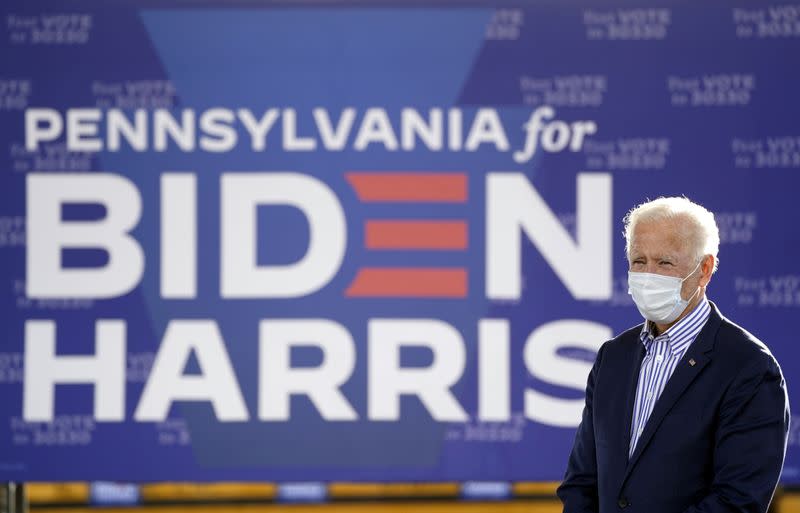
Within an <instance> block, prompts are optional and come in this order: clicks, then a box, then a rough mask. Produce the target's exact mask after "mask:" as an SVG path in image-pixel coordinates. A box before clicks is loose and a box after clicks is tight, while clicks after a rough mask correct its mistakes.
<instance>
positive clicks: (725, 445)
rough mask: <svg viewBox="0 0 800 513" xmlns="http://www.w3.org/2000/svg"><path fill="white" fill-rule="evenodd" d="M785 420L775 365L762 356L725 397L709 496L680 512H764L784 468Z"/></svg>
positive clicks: (782, 384)
mask: <svg viewBox="0 0 800 513" xmlns="http://www.w3.org/2000/svg"><path fill="white" fill-rule="evenodd" d="M789 418H790V415H789V402H788V399H787V395H786V383H785V382H784V379H783V376H782V374H781V370H780V367H779V366H778V364H777V362H776V361H775V360H774V358H772V356H771V355H769V354H768V353H761V354H760V355H759V357H758V358H756V359H755V364H754V365H748V366H747V367H745V368H744V369H743V370H742V371H740V372H739V375H738V376H737V377H736V378H735V379H734V380H733V383H732V384H731V386H730V387H729V388H728V391H727V393H726V394H725V397H724V399H723V403H722V405H721V408H720V413H719V424H718V427H717V433H716V437H715V447H714V455H713V462H714V467H713V469H714V477H713V481H712V485H711V489H710V492H709V494H708V495H707V496H705V497H703V498H702V500H701V501H700V502H698V503H697V504H695V505H693V506H692V507H690V508H689V509H687V510H686V512H685V513H723V512H724V513H745V512H746V513H751V512H762V513H765V512H766V511H767V509H768V508H769V504H770V502H771V501H772V496H773V494H774V492H775V487H776V486H777V484H778V478H779V477H780V473H781V468H782V467H783V459H784V456H785V454H786V440H787V433H788V430H789Z"/></svg>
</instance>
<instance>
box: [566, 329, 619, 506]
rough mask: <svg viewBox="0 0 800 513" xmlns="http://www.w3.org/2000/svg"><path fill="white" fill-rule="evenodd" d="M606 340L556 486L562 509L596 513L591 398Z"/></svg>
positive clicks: (594, 369)
mask: <svg viewBox="0 0 800 513" xmlns="http://www.w3.org/2000/svg"><path fill="white" fill-rule="evenodd" d="M606 344H607V343H606ZM606 344H603V346H602V347H601V348H600V350H599V351H598V352H597V358H596V359H595V362H594V365H593V366H592V370H591V372H589V379H588V381H587V383H586V404H585V406H584V408H583V416H582V418H581V423H580V425H579V426H578V431H577V433H576V434H575V442H574V444H573V446H572V452H571V453H570V455H569V460H568V462H567V471H566V473H565V474H564V481H563V482H562V483H561V485H560V486H559V487H558V490H556V494H557V495H558V498H559V499H561V502H562V503H564V513H597V512H598V511H599V499H598V490H597V459H596V454H595V445H594V423H593V409H592V401H593V398H594V387H595V384H596V382H597V375H598V373H599V369H600V365H601V362H602V359H603V350H604V349H605V347H606Z"/></svg>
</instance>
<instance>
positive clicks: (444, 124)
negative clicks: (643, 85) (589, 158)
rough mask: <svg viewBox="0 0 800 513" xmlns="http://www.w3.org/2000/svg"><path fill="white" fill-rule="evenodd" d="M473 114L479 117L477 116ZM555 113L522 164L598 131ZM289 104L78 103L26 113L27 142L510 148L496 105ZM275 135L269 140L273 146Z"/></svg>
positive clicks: (532, 135) (519, 154)
mask: <svg viewBox="0 0 800 513" xmlns="http://www.w3.org/2000/svg"><path fill="white" fill-rule="evenodd" d="M473 112H474V115H473ZM554 116H555V110H554V109H553V108H552V107H549V106H546V105H545V106H541V107H538V108H537V109H536V110H534V111H533V112H532V113H531V115H530V116H529V118H528V120H527V122H525V123H524V124H523V125H522V127H521V128H522V129H523V130H524V132H525V134H526V135H525V141H524V144H523V145H522V147H520V148H519V149H518V150H517V151H515V152H514V154H513V158H514V161H515V162H517V163H523V162H527V161H529V160H530V159H531V158H532V157H533V155H534V153H536V151H537V149H538V148H540V147H541V148H542V149H543V150H544V151H547V152H550V153H555V152H561V151H564V150H565V149H569V151H573V152H576V151H580V150H581V148H582V147H583V142H584V139H585V137H586V136H588V135H592V134H594V133H596V132H597V124H596V123H595V122H594V121H572V122H566V121H561V120H557V119H554ZM298 117H299V116H298V112H297V111H296V110H295V109H292V108H284V109H277V108H272V109H267V110H265V111H264V112H261V113H254V112H253V111H251V110H250V109H236V110H233V109H227V108H213V109H208V110H202V111H196V110H194V109H182V110H174V111H173V110H169V109H155V110H144V109H139V110H136V111H132V112H131V111H123V110H121V109H107V110H104V109H99V108H74V109H68V110H66V112H63V113H62V112H59V111H58V110H55V109H50V108H29V109H27V110H26V111H25V147H26V149H27V150H28V151H37V150H38V149H39V145H40V144H42V143H45V142H52V141H56V140H59V139H61V138H64V139H65V142H66V146H67V150H68V151H75V152H100V151H111V152H115V151H120V150H128V149H131V150H133V151H138V152H146V151H150V150H155V151H166V150H167V149H169V148H170V147H171V146H174V147H175V148H177V149H178V150H180V151H184V152H193V151H198V150H200V151H206V152H214V153H222V152H230V151H233V150H235V149H237V148H238V147H239V146H240V145H247V147H249V148H250V149H251V150H252V151H266V150H267V146H268V144H267V142H268V141H267V140H268V136H269V135H270V133H271V132H278V131H280V139H279V141H280V144H281V148H282V150H283V151H292V152H309V151H318V150H326V151H344V150H346V149H348V148H351V149H353V150H355V151H365V150H367V149H369V148H370V147H371V146H374V147H382V148H383V149H384V150H386V151H413V150H415V149H417V147H418V146H419V147H424V148H427V149H428V150H429V151H443V150H447V151H476V150H478V149H479V148H481V146H482V145H487V146H489V147H494V148H495V149H496V150H497V151H500V152H508V151H510V150H511V146H510V144H509V138H508V135H507V133H506V129H505V127H504V126H503V123H502V122H501V120H500V116H499V114H498V112H497V110H495V109H492V108H478V109H470V110H469V111H468V112H466V111H462V109H459V108H450V109H441V108H433V109H430V110H428V111H427V112H424V113H423V112H420V111H418V110H416V109H413V108H403V109H401V110H400V112H399V113H392V115H390V113H387V111H386V109H384V108H380V107H370V108H367V109H364V110H363V111H359V110H358V109H356V108H352V107H349V108H345V109H343V110H342V111H340V112H338V113H335V114H334V115H332V114H331V113H330V112H328V110H327V109H325V108H315V109H312V110H311V112H310V113H308V115H305V114H304V115H303V116H302V117H300V119H299V120H298ZM276 137H277V136H275V137H273V138H271V139H270V142H271V143H272V144H276V143H277V141H275V142H272V141H273V140H275V138H276Z"/></svg>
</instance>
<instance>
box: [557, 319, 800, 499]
mask: <svg viewBox="0 0 800 513" xmlns="http://www.w3.org/2000/svg"><path fill="white" fill-rule="evenodd" d="M641 329H642V325H641V324H640V325H639V326H637V327H635V328H632V329H630V330H628V331H626V332H624V333H622V334H621V335H619V336H618V337H616V338H615V339H613V340H610V341H608V342H606V343H605V344H603V346H602V347H601V348H600V351H599V352H598V354H597V360H596V361H595V364H594V366H593V367H592V370H591V372H590V374H589V379H588V383H587V386H586V406H585V408H584V410H583V418H582V421H581V424H580V426H579V427H578V432H577V434H576V436H575V444H574V446H573V448H572V453H571V454H570V457H569V461H568V464H567V471H566V475H565V477H564V481H563V483H562V484H561V486H560V487H559V488H558V491H557V493H558V496H559V498H560V499H561V501H562V502H563V503H564V512H565V513H589V512H600V513H611V512H622V511H624V513H701V512H703V513H712V512H713V513H717V512H719V513H722V512H726V513H733V512H741V513H744V512H747V513H751V512H752V513H755V512H766V511H767V508H768V507H769V503H770V501H771V500H772V495H773V493H774V491H775V487H776V485H777V482H778V478H779V477H780V472H781V468H782V467H783V458H784V455H785V453H786V437H787V432H788V429H789V402H788V399H787V396H786V386H785V382H784V380H783V375H782V373H781V369H780V367H779V366H778V363H777V362H776V361H775V358H774V357H773V356H772V354H771V353H770V352H769V349H767V347H766V346H765V345H764V344H763V343H761V342H760V341H759V340H757V339H756V338H755V337H754V336H753V335H751V334H750V333H748V332H747V331H745V330H744V329H742V328H740V327H739V326H737V325H736V324H734V323H732V322H730V321H729V320H727V319H725V318H724V317H723V316H722V315H720V313H719V311H718V310H717V307H716V306H715V305H714V304H713V303H712V304H711V314H710V316H709V319H708V321H707V323H706V325H705V326H704V327H703V329H702V331H701V332H700V334H699V335H698V336H697V338H696V339H695V341H694V342H693V343H692V344H691V346H690V347H689V349H688V350H687V352H686V354H685V355H684V357H683V359H682V360H681V361H680V362H679V363H678V366H677V367H676V368H675V372H674V373H673V374H672V377H671V378H670V379H669V381H668V382H667V384H666V387H665V388H664V391H663V393H662V395H661V397H659V399H658V400H657V401H656V404H655V407H654V409H653V412H652V414H651V415H650V418H649V420H648V421H647V424H646V426H645V428H644V432H643V433H642V435H641V437H640V439H639V442H638V444H637V446H636V450H635V452H634V453H633V455H632V456H631V458H630V459H629V458H628V448H629V445H630V426H631V416H632V412H633V403H634V396H635V391H636V386H637V381H638V376H639V368H640V365H641V362H642V359H643V358H644V353H645V349H644V345H643V344H642V343H641V341H640V340H639V333H640V332H641ZM691 362H694V365H692V364H691Z"/></svg>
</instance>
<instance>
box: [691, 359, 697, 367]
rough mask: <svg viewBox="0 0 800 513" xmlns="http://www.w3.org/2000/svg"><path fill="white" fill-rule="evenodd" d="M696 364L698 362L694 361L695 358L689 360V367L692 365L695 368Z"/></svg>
mask: <svg viewBox="0 0 800 513" xmlns="http://www.w3.org/2000/svg"><path fill="white" fill-rule="evenodd" d="M695 363H697V362H696V361H694V358H691V359H690V360H689V365H691V366H692V367H694V364H695Z"/></svg>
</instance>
